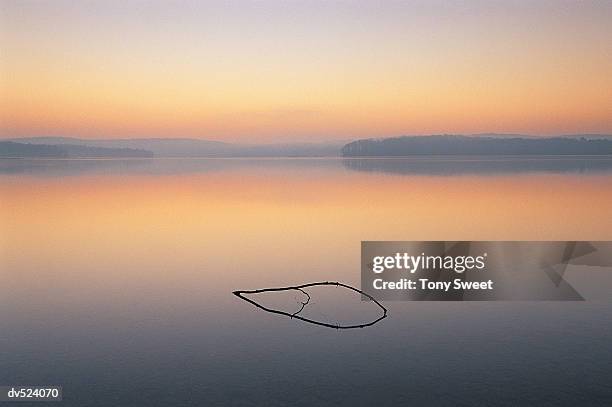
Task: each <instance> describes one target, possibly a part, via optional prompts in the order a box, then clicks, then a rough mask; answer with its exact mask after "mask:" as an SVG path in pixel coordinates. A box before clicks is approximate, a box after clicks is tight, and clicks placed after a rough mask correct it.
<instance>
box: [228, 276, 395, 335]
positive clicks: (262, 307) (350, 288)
mask: <svg viewBox="0 0 612 407" xmlns="http://www.w3.org/2000/svg"><path fill="white" fill-rule="evenodd" d="M319 285H335V286H339V287H344V288H347V289H349V290H352V291H355V292H357V293H359V294H361V295H363V296H365V297H367V298H368V299H370V300H371V301H373V302H374V303H375V304H376V305H378V307H380V309H381V310H382V312H383V314H382V315H381V316H380V317H379V318H377V319H376V320H374V321H372V322H368V323H365V324H358V325H339V324H336V325H334V324H328V323H326V322H320V321H315V320H312V319H310V318H305V317H302V316H300V315H298V314H299V313H300V312H302V310H303V309H304V307H305V306H306V305H307V304H308V303H309V302H310V295H308V293H306V291H304V290H303V288H307V287H314V286H319ZM288 290H298V291H301V292H303V293H304V294H306V295H307V296H308V299H307V300H306V302H305V303H303V302H302V307H301V308H300V310H299V311H297V312H296V313H294V314H290V313H288V312H285V311H279V310H275V309H270V308H266V307H264V306H263V305H261V304H259V303H257V302H255V301H253V300H251V299H249V298H247V297H245V296H244V295H243V294H259V293H265V292H271V291H272V292H273V291H288ZM233 294H234V295H235V296H236V297H238V298H240V299H242V300H244V301H246V302H248V303H251V304H252V305H254V306H256V307H257V308H260V309H262V310H264V311H267V312H270V313H273V314H279V315H284V316H287V317H289V318H296V319H300V320H302V321H304V322H308V323H311V324H314V325H320V326H324V327H327V328H334V329H355V328H365V327H368V326H372V325H374V324H375V323H377V322H379V321H381V320H382V319H384V318H386V317H387V309H386V308H385V307H384V306H383V305H382V304H381V303H379V302H378V301H376V299H375V298H374V297H372V296H371V295H369V294H367V293H365V292H363V291H361V290H360V289H358V288H355V287H351V286H350V285H346V284H342V283H339V282H337V281H324V282H317V283H308V284H302V285H296V286H289V287H276V288H262V289H259V290H239V291H234V292H233Z"/></svg>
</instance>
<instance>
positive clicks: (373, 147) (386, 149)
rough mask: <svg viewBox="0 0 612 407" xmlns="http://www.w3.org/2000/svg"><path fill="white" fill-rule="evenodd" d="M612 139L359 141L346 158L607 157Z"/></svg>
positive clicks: (345, 151)
mask: <svg viewBox="0 0 612 407" xmlns="http://www.w3.org/2000/svg"><path fill="white" fill-rule="evenodd" d="M607 154H612V140H606V139H586V138H566V137H553V138H520V137H516V138H494V137H470V136H450V135H442V136H422V137H419V136H410V137H408V136H407V137H394V138H386V139H366V140H358V141H354V142H352V143H349V144H347V145H345V146H344V147H343V148H342V155H344V156H346V157H371V156H375V157H398V156H413V155H607Z"/></svg>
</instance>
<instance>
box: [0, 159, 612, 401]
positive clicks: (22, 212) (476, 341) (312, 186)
mask: <svg viewBox="0 0 612 407" xmlns="http://www.w3.org/2000/svg"><path fill="white" fill-rule="evenodd" d="M362 240H612V158H579V157H570V158H555V157H538V158H528V159H525V158H521V159H517V158H503V159H470V158H454V159H448V158H446V159H445V158H433V159H419V158H415V159H409V160H398V159H395V160H342V159H182V160H179V159H150V160H147V159H144V160H0V272H1V274H0V277H1V281H2V284H1V285H0V385H11V384H22V385H25V384H49V385H61V386H63V387H64V401H63V403H62V405H65V406H170V405H181V406H184V405H198V406H215V405H230V406H250V405H261V406H276V405H278V406H286V405H291V406H327V405H329V406H332V405H333V406H337V405H346V406H361V405H377V406H391V405H415V406H423V405H435V406H458V405H459V406H461V405H463V406H481V405H482V406H490V405H500V406H517V405H525V406H538V407H541V406H574V405H589V406H609V405H611V404H612V384H611V381H610V377H612V345H611V344H612V301H610V300H609V297H610V293H611V292H612V279H611V276H610V273H609V272H606V271H602V270H599V271H598V270H593V271H589V272H582V271H572V270H571V269H569V270H568V275H567V278H568V280H571V281H572V282H573V283H575V284H574V285H575V287H577V288H578V289H580V291H581V293H582V294H584V295H585V296H586V297H587V298H588V299H589V300H588V301H586V302H578V303H577V302H513V303H510V302H508V303H502V302H499V303H493V302H484V303H461V302H458V303H453V302H451V303H437V302H389V303H385V306H387V308H389V318H387V319H385V320H383V321H382V322H380V323H379V324H377V325H375V326H373V327H370V328H366V329H361V330H351V331H336V330H331V329H327V328H321V327H316V326H313V325H309V324H305V323H302V322H300V321H295V320H290V319H288V318H283V317H280V316H276V315H272V314H267V313H264V312H262V311H260V310H257V309H255V308H254V307H252V306H250V305H249V304H247V303H245V302H243V301H240V300H239V299H237V298H236V297H234V296H233V295H232V294H231V292H232V291H233V290H236V289H254V288H264V287H276V286H283V285H295V284H301V283H306V282H312V281H325V280H338V281H342V282H345V283H347V284H351V285H354V286H357V287H358V286H359V281H360V276H359V269H360V266H359V261H360V242H361V241H362ZM327 290H328V291H326V292H324V293H321V296H320V301H316V302H314V303H313V304H312V307H311V309H310V311H309V312H312V313H315V314H316V315H319V316H320V317H321V318H329V319H340V318H342V319H343V320H350V319H355V318H356V319H359V318H361V317H363V316H364V315H369V314H367V313H368V312H370V309H368V306H367V305H368V303H363V302H361V301H359V298H358V297H355V296H347V295H346V293H343V292H340V291H339V290H337V289H336V288H329V289H327ZM329 290H332V291H329ZM333 290H337V291H333ZM299 299H300V298H299V296H294V298H287V299H283V301H286V303H287V304H289V306H297V305H299ZM296 310H297V308H296ZM20 405H25V404H20Z"/></svg>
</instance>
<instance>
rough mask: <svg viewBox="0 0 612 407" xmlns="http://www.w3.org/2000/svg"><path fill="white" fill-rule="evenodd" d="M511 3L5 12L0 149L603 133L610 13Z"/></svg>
mask: <svg viewBox="0 0 612 407" xmlns="http://www.w3.org/2000/svg"><path fill="white" fill-rule="evenodd" d="M504 3H505V4H504ZM508 3H510V2H484V1H482V2H481V1H473V2H470V3H469V4H468V5H461V4H459V2H437V1H428V2H426V1H405V2H394V3H392V2H384V3H383V4H379V5H375V4H374V2H363V3H360V2H346V3H337V2H313V1H309V2H306V1H304V2H272V1H265V2H255V3H248V2H236V3H228V2H225V3H212V2H207V3H206V4H200V2H189V1H185V2H157V3H156V2H134V3H129V4H125V3H123V2H95V1H94V2H86V3H85V2H77V1H72V2H70V1H57V2H26V1H3V2H2V3H0V10H1V12H0V50H1V51H0V137H22V136H39V135H53V136H73V137H84V138H87V137H89V138H97V137H199V138H207V139H216V140H223V141H243V142H269V141H305V140H313V141H315V140H316V141H318V140H326V139H328V140H332V139H334V140H336V139H351V138H356V137H367V136H386V135H399V134H428V133H479V132H522V133H531V134H557V133H577V132H584V133H612V74H611V72H612V41H610V38H612V24H610V21H612V2H580V3H578V2H563V1H552V2H548V1H540V2H527V1H525V2H521V1H519V2H512V4H508ZM533 3H537V4H533Z"/></svg>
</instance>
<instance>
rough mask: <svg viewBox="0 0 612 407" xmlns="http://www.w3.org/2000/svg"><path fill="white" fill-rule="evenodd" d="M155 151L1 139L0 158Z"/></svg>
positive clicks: (124, 154) (131, 154)
mask: <svg viewBox="0 0 612 407" xmlns="http://www.w3.org/2000/svg"><path fill="white" fill-rule="evenodd" d="M152 156H153V153H151V152H149V151H145V150H139V149H134V148H106V147H89V146H79V145H72V144H58V145H48V144H29V143H15V142H12V141H0V158H2V157H4V158H6V157H9V158H17V157H19V158H103V157H104V158H106V157H108V158H111V157H115V158H116V157H119V158H127V157H152Z"/></svg>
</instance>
